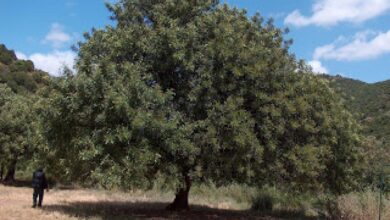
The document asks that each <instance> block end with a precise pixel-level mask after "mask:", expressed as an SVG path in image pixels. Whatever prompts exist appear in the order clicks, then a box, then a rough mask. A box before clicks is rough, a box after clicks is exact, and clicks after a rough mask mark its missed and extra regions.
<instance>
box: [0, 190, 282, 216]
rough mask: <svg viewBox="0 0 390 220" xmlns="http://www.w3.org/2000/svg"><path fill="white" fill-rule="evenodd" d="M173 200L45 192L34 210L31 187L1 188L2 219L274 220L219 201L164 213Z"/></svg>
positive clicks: (150, 195)
mask: <svg viewBox="0 0 390 220" xmlns="http://www.w3.org/2000/svg"><path fill="white" fill-rule="evenodd" d="M172 199H173V195H172V194H168V193H165V194H164V193H157V194H156V192H142V191H136V192H132V193H120V192H109V191H97V190H89V189H71V190H59V189H53V190H51V191H50V192H48V193H46V192H45V197H44V201H43V208H41V209H38V208H35V209H34V208H32V207H31V205H32V189H31V188H27V187H10V186H3V185H0V219H1V220H24V219H26V220H30V219H42V220H52V219H56V220H63V219H70V220H73V219H75V220H76V219H96V220H98V219H101V220H111V219H262V220H269V219H275V218H269V217H260V216H256V214H255V213H251V212H249V211H245V210H233V208H232V206H233V205H234V204H233V202H231V201H225V202H221V201H216V202H215V204H208V206H205V204H202V201H201V199H197V198H194V199H193V200H191V201H190V202H191V203H192V204H193V205H192V206H191V211H186V212H179V213H177V212H167V211H164V207H165V206H166V205H167V204H168V203H169V202H170V201H171V200H172Z"/></svg>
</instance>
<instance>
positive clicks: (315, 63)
mask: <svg viewBox="0 0 390 220" xmlns="http://www.w3.org/2000/svg"><path fill="white" fill-rule="evenodd" d="M308 64H309V65H310V66H311V68H313V72H314V73H328V70H327V69H326V68H325V67H324V66H323V65H322V63H321V61H319V60H312V61H309V62H308Z"/></svg>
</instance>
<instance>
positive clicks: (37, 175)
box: [32, 168, 49, 208]
mask: <svg viewBox="0 0 390 220" xmlns="http://www.w3.org/2000/svg"><path fill="white" fill-rule="evenodd" d="M32 187H33V188H34V193H33V206H32V207H33V208H35V207H36V206H37V198H38V197H39V200H38V207H42V200H43V194H44V193H43V192H44V190H45V189H47V191H49V187H48V185H47V181H46V177H45V173H44V172H43V169H42V168H38V169H37V170H36V171H35V172H34V173H33V178H32Z"/></svg>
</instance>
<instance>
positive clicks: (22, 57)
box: [15, 51, 28, 60]
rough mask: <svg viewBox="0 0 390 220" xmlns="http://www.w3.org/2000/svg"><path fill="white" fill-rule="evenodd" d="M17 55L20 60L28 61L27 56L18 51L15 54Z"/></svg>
mask: <svg viewBox="0 0 390 220" xmlns="http://www.w3.org/2000/svg"><path fill="white" fill-rule="evenodd" d="M15 55H16V57H17V58H18V59H19V60H28V57H27V56H26V54H24V53H22V52H19V51H16V52H15Z"/></svg>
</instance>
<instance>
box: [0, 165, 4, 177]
mask: <svg viewBox="0 0 390 220" xmlns="http://www.w3.org/2000/svg"><path fill="white" fill-rule="evenodd" d="M3 174H4V165H3V164H0V181H2V180H3Z"/></svg>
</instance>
